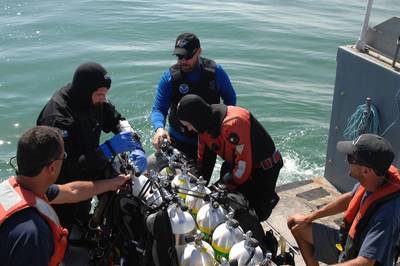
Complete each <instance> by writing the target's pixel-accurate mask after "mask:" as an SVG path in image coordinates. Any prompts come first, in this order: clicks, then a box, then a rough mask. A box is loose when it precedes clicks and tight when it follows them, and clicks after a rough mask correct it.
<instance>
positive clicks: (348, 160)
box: [347, 155, 361, 165]
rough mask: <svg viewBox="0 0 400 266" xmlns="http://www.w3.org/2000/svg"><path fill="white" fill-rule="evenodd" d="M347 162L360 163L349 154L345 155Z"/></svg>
mask: <svg viewBox="0 0 400 266" xmlns="http://www.w3.org/2000/svg"><path fill="white" fill-rule="evenodd" d="M347 162H348V163H349V164H360V165H361V162H360V161H359V160H357V159H356V158H354V157H353V156H351V155H347Z"/></svg>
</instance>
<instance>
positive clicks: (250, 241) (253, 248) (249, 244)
mask: <svg viewBox="0 0 400 266" xmlns="http://www.w3.org/2000/svg"><path fill="white" fill-rule="evenodd" d="M251 236H252V233H251V231H248V232H247V233H246V236H245V240H243V241H240V242H239V243H236V244H235V245H233V247H232V249H231V251H230V252H229V260H233V259H236V260H237V261H238V264H239V265H259V264H260V263H261V262H262V261H263V260H264V255H263V252H262V250H261V248H260V247H259V245H258V241H257V240H256V239H254V238H252V237H251Z"/></svg>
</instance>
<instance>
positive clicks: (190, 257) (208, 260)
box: [179, 235, 218, 266]
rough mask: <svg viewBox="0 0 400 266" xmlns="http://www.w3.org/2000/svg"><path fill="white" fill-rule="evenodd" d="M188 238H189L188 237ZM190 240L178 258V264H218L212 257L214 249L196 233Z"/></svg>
mask: <svg viewBox="0 0 400 266" xmlns="http://www.w3.org/2000/svg"><path fill="white" fill-rule="evenodd" d="M188 240H189V239H188ZM191 240H192V242H190V243H188V244H186V245H185V247H184V249H183V252H182V256H181V257H180V260H179V265H180V266H213V265H218V264H217V263H216V261H215V259H214V251H213V249H212V247H211V246H210V244H208V243H207V242H205V241H203V240H201V236H200V235H197V236H195V237H194V241H193V238H192V239H191Z"/></svg>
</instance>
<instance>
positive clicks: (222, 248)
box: [211, 212, 244, 262]
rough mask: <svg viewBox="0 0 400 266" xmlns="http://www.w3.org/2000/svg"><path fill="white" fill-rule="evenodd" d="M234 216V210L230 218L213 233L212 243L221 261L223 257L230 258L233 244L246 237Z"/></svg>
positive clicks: (217, 257)
mask: <svg viewBox="0 0 400 266" xmlns="http://www.w3.org/2000/svg"><path fill="white" fill-rule="evenodd" d="M233 216H234V214H233V212H230V213H229V214H228V220H227V221H226V222H225V223H223V224H220V225H218V226H217V228H215V230H214V233H213V235H212V242H211V245H212V247H213V249H214V252H215V259H216V260H218V261H219V262H222V261H221V259H222V258H223V257H224V258H226V259H228V257H229V251H230V250H231V248H232V246H233V245H234V244H236V243H239V242H240V241H242V240H243V239H244V237H243V230H242V228H241V227H240V226H239V222H238V221H236V220H235V219H233Z"/></svg>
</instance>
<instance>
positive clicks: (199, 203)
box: [185, 176, 211, 219]
mask: <svg viewBox="0 0 400 266" xmlns="http://www.w3.org/2000/svg"><path fill="white" fill-rule="evenodd" d="M196 183H197V186H195V187H194V188H193V189H192V190H191V191H190V194H191V195H187V196H186V199H185V204H186V206H188V208H189V212H190V213H191V214H192V215H193V217H194V218H195V219H196V215H197V213H198V212H199V210H200V208H201V207H203V206H204V205H206V204H207V202H206V201H205V200H204V199H203V197H204V196H205V195H209V194H210V193H211V190H210V189H209V188H207V187H206V186H205V184H207V181H206V180H204V179H203V177H201V176H200V177H199V179H198V180H197V181H196ZM192 195H193V196H192Z"/></svg>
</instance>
